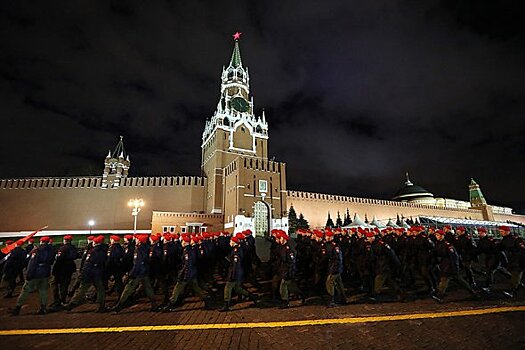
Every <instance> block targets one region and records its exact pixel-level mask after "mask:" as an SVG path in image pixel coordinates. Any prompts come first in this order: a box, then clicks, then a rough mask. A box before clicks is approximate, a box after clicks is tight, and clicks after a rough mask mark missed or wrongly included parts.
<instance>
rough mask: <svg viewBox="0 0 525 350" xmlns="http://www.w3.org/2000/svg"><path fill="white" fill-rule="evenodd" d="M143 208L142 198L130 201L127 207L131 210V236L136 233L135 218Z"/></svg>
mask: <svg viewBox="0 0 525 350" xmlns="http://www.w3.org/2000/svg"><path fill="white" fill-rule="evenodd" d="M143 206H144V201H143V200H142V198H135V199H130V200H129V202H128V207H130V208H131V215H132V216H133V234H136V233H137V216H139V213H140V210H141V209H142V207H143Z"/></svg>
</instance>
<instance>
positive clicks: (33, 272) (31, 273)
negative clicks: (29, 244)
mask: <svg viewBox="0 0 525 350" xmlns="http://www.w3.org/2000/svg"><path fill="white" fill-rule="evenodd" d="M49 241H50V238H49V237H48V236H44V237H42V238H40V246H38V248H34V249H33V250H32V251H31V254H30V258H29V264H28V265H27V275H26V281H25V283H24V286H23V287H22V292H21V293H20V295H19V296H18V299H17V301H16V306H15V308H14V309H12V310H10V312H11V314H12V315H13V316H16V315H19V314H20V309H21V308H22V305H23V304H24V302H25V301H26V299H27V297H28V296H29V293H31V292H33V291H35V290H38V294H39V296H40V309H39V310H38V312H37V314H38V315H44V314H45V313H46V312H47V310H46V305H47V289H48V288H49V276H50V275H51V265H53V261H54V260H55V252H54V249H53V247H52V246H51V245H50V244H49Z"/></svg>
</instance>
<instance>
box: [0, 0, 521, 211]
mask: <svg viewBox="0 0 525 350" xmlns="http://www.w3.org/2000/svg"><path fill="white" fill-rule="evenodd" d="M518 3H519V2H518V1H489V0H471V1H464V0H459V1H452V0H450V1H421V0H412V1H395V0H385V1H381V0H374V1H371V0H366V1H348V0H345V1H305V0H303V1H283V0H264V1H209V3H208V2H201V1H195V0H190V1H169V2H168V1H129V0H127V1H109V0H104V1H94V0H89V1H2V2H1V4H0V33H1V40H0V96H1V101H2V104H1V112H0V115H1V120H2V124H1V125H2V127H1V128H0V177H2V178H9V177H27V176H69V175H101V174H102V169H103V160H104V158H105V156H106V154H107V151H108V149H110V148H113V147H114V146H115V144H116V142H117V140H118V136H119V135H123V136H124V141H125V146H126V148H127V151H128V152H129V153H130V157H131V162H132V165H131V170H130V174H131V175H132V176H140V175H199V174H200V155H201V153H200V141H201V135H202V131H203V128H204V124H205V120H206V118H209V117H210V116H211V115H212V114H213V111H214V110H215V107H216V105H217V102H218V97H219V89H220V73H221V70H222V66H223V65H227V64H228V61H229V59H230V56H231V51H232V48H233V39H232V36H231V35H232V34H233V33H234V32H236V31H240V32H242V33H243V35H242V37H241V41H240V47H241V54H242V59H243V63H244V65H245V66H248V68H249V71H250V78H251V92H252V94H253V96H254V102H255V107H256V113H257V115H259V114H260V113H261V111H262V109H263V108H264V109H265V111H266V117H267V120H268V123H269V135H270V139H269V152H270V155H271V156H275V158H276V160H279V161H283V162H286V163H287V166H288V176H287V178H288V188H289V189H298V190H305V191H315V192H322V193H333V194H344V195H355V196H365V197H373V198H391V197H392V196H393V194H394V193H395V192H396V191H397V190H398V188H399V187H400V186H401V185H402V184H403V182H404V174H405V172H406V171H409V172H410V174H411V180H412V181H413V182H414V183H416V184H419V185H421V186H423V187H425V188H426V189H428V190H429V191H431V192H433V193H434V194H435V195H436V196H440V197H442V196H445V197H448V198H455V199H462V200H468V183H469V181H470V178H471V177H474V178H475V179H476V180H477V181H478V183H479V184H480V185H481V188H482V190H483V193H484V195H485V197H486V198H487V200H488V202H489V203H491V204H499V205H507V206H511V207H513V208H514V209H515V210H516V211H517V212H521V213H525V185H524V183H523V182H524V173H525V30H524V29H523V23H525V15H524V14H523V12H520V11H519V10H518V5H517V4H518Z"/></svg>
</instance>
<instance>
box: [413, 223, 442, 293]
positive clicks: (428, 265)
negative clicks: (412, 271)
mask: <svg viewBox="0 0 525 350" xmlns="http://www.w3.org/2000/svg"><path fill="white" fill-rule="evenodd" d="M414 248H415V249H416V251H417V253H416V263H417V270H418V272H419V274H420V275H421V277H423V280H424V281H425V284H426V286H427V292H428V293H429V294H433V293H435V291H436V283H437V281H436V276H435V274H434V271H433V268H432V267H433V265H434V264H433V263H434V262H433V261H432V258H433V252H434V249H435V243H434V242H433V241H432V240H431V239H430V238H429V237H428V235H427V234H426V233H425V232H421V233H420V234H419V235H418V236H416V237H415V239H414Z"/></svg>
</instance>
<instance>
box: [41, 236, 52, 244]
mask: <svg viewBox="0 0 525 350" xmlns="http://www.w3.org/2000/svg"><path fill="white" fill-rule="evenodd" d="M50 239H51V238H49V236H44V237H40V242H41V243H47V242H49V240H50Z"/></svg>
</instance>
